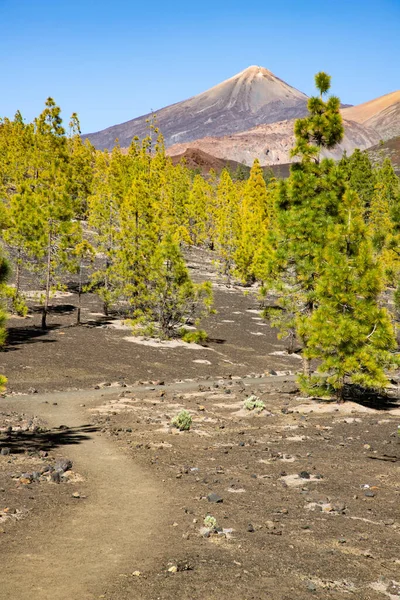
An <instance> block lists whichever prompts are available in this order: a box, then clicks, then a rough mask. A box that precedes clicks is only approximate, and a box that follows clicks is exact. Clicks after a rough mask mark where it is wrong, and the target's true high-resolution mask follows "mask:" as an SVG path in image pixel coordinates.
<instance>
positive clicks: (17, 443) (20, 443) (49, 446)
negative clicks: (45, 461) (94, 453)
mask: <svg viewBox="0 0 400 600" xmlns="http://www.w3.org/2000/svg"><path fill="white" fill-rule="evenodd" d="M98 429H99V428H98V427H95V426H94V425H81V426H79V427H65V426H64V425H61V426H60V427H56V428H54V429H49V430H38V431H17V432H13V433H11V434H3V435H2V436H0V449H1V448H9V449H10V452H11V454H23V453H25V452H39V451H40V450H42V451H47V452H48V451H50V450H54V449H55V448H60V447H62V446H70V445H76V444H81V443H82V442H84V441H86V440H90V439H91V437H92V436H90V435H89V434H90V433H94V432H95V431H98Z"/></svg>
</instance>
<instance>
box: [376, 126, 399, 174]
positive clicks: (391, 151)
mask: <svg viewBox="0 0 400 600" xmlns="http://www.w3.org/2000/svg"><path fill="white" fill-rule="evenodd" d="M368 155H369V157H370V159H371V160H372V162H373V163H374V164H380V163H381V162H382V159H383V158H386V157H388V158H390V160H391V161H392V164H393V168H394V170H395V171H396V173H397V175H400V135H399V136H397V137H394V138H392V139H390V140H388V141H387V142H384V143H383V144H377V145H376V146H372V148H368Z"/></svg>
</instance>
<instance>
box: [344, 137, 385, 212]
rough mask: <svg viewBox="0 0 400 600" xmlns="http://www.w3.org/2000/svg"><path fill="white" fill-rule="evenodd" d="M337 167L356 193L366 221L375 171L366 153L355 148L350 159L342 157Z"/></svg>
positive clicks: (373, 187)
mask: <svg viewBox="0 0 400 600" xmlns="http://www.w3.org/2000/svg"><path fill="white" fill-rule="evenodd" d="M339 167H340V169H341V171H342V173H343V174H344V177H345V179H346V181H347V182H348V184H349V188H350V189H352V190H354V191H355V192H357V194H358V197H359V198H360V200H361V202H362V204H363V207H364V216H365V219H366V220H368V215H369V210H370V205H371V202H372V197H373V194H374V189H375V184H376V176H375V171H374V168H373V166H372V163H371V161H370V158H369V156H368V153H367V152H366V151H361V150H359V149H358V148H356V150H354V152H353V154H352V155H351V156H350V157H348V156H347V155H344V156H343V157H342V158H341V160H340V162H339Z"/></svg>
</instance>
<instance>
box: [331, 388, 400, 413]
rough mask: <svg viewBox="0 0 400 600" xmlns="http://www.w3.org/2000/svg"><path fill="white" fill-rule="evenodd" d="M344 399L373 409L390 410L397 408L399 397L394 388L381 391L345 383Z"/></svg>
mask: <svg viewBox="0 0 400 600" xmlns="http://www.w3.org/2000/svg"><path fill="white" fill-rule="evenodd" d="M343 398H344V400H350V401H352V402H355V403H357V404H360V406H365V407H366V408H373V409H375V410H382V411H386V410H392V409H394V408H399V406H400V397H399V395H398V393H397V394H396V390H393V393H392V392H386V393H385V392H382V391H378V390H371V389H365V388H363V387H361V386H359V385H355V384H347V385H346V386H345V388H344V394H343Z"/></svg>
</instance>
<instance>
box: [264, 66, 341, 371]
mask: <svg viewBox="0 0 400 600" xmlns="http://www.w3.org/2000/svg"><path fill="white" fill-rule="evenodd" d="M315 81H316V86H317V89H318V90H319V92H320V95H319V97H312V98H310V99H309V102H308V110H309V116H308V117H305V118H304V119H299V120H297V121H296V123H295V138H296V144H295V147H294V149H293V151H292V155H293V156H300V158H301V162H299V163H294V164H293V165H292V167H291V173H290V177H289V178H288V179H287V180H285V181H280V182H279V184H278V186H277V192H276V193H277V197H276V209H277V223H276V227H274V228H272V230H271V232H270V233H269V234H268V235H267V240H265V241H264V242H263V243H264V251H263V253H262V255H263V257H264V269H262V263H261V264H260V259H259V260H258V272H259V276H260V278H261V279H262V281H263V282H265V287H266V288H267V289H270V290H273V291H274V292H275V293H276V295H277V298H276V304H277V306H276V308H277V310H276V311H275V314H274V324H276V325H278V326H279V327H280V328H281V334H282V335H283V336H286V335H288V334H289V337H291V338H293V330H295V331H296V334H297V335H298V336H299V337H300V339H301V342H302V344H303V347H304V349H305V350H306V348H307V345H308V338H307V332H306V330H305V329H304V328H303V329H299V328H298V327H297V324H296V323H297V317H298V315H305V316H307V317H309V316H310V315H311V314H312V313H313V311H314V310H315V307H316V292H315V288H316V284H317V281H318V277H319V274H320V262H319V260H318V259H319V256H320V254H321V251H322V249H323V247H324V244H325V238H326V232H327V230H328V227H329V225H330V224H331V223H334V222H335V220H336V219H337V215H338V210H339V206H340V203H341V200H342V197H343V193H344V191H345V185H344V180H343V175H342V173H341V172H340V169H338V168H337V167H336V165H335V163H334V162H333V161H332V160H329V159H323V160H321V159H320V157H321V151H322V149H323V148H332V147H333V146H334V145H335V144H337V143H339V142H340V141H341V139H342V137H343V125H342V121H341V116H340V112H339V108H340V101H339V99H338V98H336V97H334V96H331V97H330V98H328V100H327V101H324V99H323V96H324V95H325V94H326V93H327V92H328V91H329V86H330V78H329V76H327V75H325V74H324V73H318V74H317V75H316V78H315ZM263 271H264V272H263ZM278 311H281V313H280V315H279V312H278ZM278 315H279V316H278ZM292 343H293V341H291V345H292ZM303 371H304V375H305V377H308V376H309V371H310V361H309V358H308V355H307V352H303Z"/></svg>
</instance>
